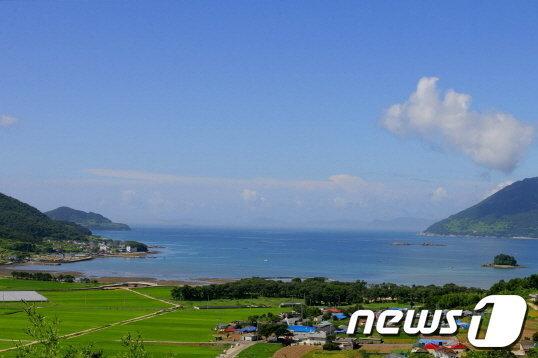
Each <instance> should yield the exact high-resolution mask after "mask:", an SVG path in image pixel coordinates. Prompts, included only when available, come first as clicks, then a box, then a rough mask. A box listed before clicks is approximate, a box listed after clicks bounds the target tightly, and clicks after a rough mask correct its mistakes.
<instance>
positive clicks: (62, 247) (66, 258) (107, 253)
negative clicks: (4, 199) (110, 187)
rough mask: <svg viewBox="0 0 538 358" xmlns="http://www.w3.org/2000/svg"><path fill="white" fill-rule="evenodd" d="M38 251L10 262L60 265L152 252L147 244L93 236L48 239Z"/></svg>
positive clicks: (15, 256)
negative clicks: (81, 238)
mask: <svg viewBox="0 0 538 358" xmlns="http://www.w3.org/2000/svg"><path fill="white" fill-rule="evenodd" d="M43 246H44V247H45V249H43V250H40V251H41V252H38V253H30V252H29V253H27V254H26V255H20V254H19V255H11V256H9V258H8V259H9V262H8V263H21V262H25V263H30V264H31V263H41V264H43V263H45V264H50V265H59V264H63V263H72V262H79V261H87V260H92V259H94V258H97V257H143V256H146V255H147V254H150V253H151V252H149V250H148V247H147V246H146V245H145V244H142V243H139V242H136V241H119V240H110V239H104V238H101V237H91V238H90V239H87V240H67V241H56V240H47V241H45V243H44V245H43ZM42 251H44V252H42Z"/></svg>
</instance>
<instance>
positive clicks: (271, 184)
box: [85, 168, 379, 192]
mask: <svg viewBox="0 0 538 358" xmlns="http://www.w3.org/2000/svg"><path fill="white" fill-rule="evenodd" d="M85 172H86V173H88V174H91V175H94V176H98V177H102V178H110V179H117V180H128V181H133V182H146V183H154V184H178V185H206V186H212V187H224V186H228V187H237V186H239V187H247V186H248V187H251V188H252V187H255V188H288V189H290V188H293V189H301V190H313V189H328V190H334V189H342V190H345V191H350V192H356V191H359V190H362V189H373V188H374V187H377V186H379V184H378V183H374V182H368V181H366V180H364V179H362V178H360V177H357V176H353V175H350V174H337V175H332V176H330V177H329V178H328V179H326V180H283V179H273V178H252V179H249V178H219V177H190V176H182V175H174V174H163V173H154V172H147V171H138V170H120V169H106V168H105V169H103V168H91V169H86V170H85ZM246 190H250V189H246Z"/></svg>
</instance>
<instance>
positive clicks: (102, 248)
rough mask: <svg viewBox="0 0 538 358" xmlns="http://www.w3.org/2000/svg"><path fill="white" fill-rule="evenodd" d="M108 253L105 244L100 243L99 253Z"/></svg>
mask: <svg viewBox="0 0 538 358" xmlns="http://www.w3.org/2000/svg"><path fill="white" fill-rule="evenodd" d="M107 251H108V246H107V244H105V243H100V244H99V252H107Z"/></svg>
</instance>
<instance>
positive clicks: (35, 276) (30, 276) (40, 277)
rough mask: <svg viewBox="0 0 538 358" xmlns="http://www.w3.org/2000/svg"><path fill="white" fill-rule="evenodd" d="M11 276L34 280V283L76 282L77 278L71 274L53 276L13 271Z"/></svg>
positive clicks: (46, 273) (38, 272)
mask: <svg viewBox="0 0 538 358" xmlns="http://www.w3.org/2000/svg"><path fill="white" fill-rule="evenodd" d="M11 276H12V277H13V278H16V279H19V280H34V281H58V282H74V281H75V276H73V275H69V274H66V275H64V274H58V275H52V274H50V273H48V272H40V271H36V272H27V271H12V272H11Z"/></svg>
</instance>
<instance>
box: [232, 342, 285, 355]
mask: <svg viewBox="0 0 538 358" xmlns="http://www.w3.org/2000/svg"><path fill="white" fill-rule="evenodd" d="M281 348H282V345H281V344H276V343H257V344H255V345H253V346H251V347H248V348H247V349H245V350H244V351H242V352H241V353H239V354H238V355H237V358H271V357H272V356H273V354H275V352H276V351H278V350H279V349H281Z"/></svg>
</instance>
